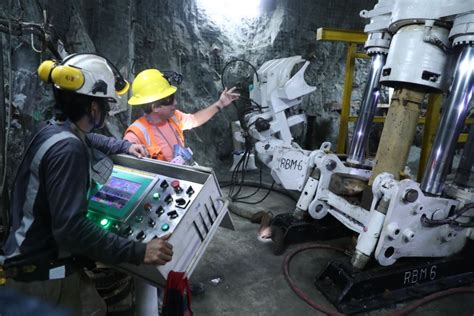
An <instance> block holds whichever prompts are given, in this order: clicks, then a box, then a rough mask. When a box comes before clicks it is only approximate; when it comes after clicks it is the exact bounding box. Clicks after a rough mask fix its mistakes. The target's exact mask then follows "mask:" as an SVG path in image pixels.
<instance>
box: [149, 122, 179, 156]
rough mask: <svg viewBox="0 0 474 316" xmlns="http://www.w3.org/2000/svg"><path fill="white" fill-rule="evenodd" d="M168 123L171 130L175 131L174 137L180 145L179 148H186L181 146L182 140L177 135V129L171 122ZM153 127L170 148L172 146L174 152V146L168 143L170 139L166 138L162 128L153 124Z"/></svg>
mask: <svg viewBox="0 0 474 316" xmlns="http://www.w3.org/2000/svg"><path fill="white" fill-rule="evenodd" d="M166 123H167V124H168V126H169V128H171V130H172V131H173V134H174V137H175V138H176V142H177V143H178V145H179V146H181V147H184V146H183V145H182V144H181V139H180V138H179V136H178V134H177V133H176V131H175V129H174V128H173V126H171V124H170V122H169V121H166ZM152 126H153V127H154V128H155V129H156V131H157V132H158V133H159V134H160V135H161V137H162V138H163V139H164V140H165V142H166V143H167V144H168V146H170V148H171V150H173V145H171V143H170V142H169V141H168V139H167V138H166V137H165V135H164V134H163V132H162V131H161V130H160V128H159V127H158V126H157V125H155V124H152Z"/></svg>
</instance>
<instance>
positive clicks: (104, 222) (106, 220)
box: [100, 218, 109, 226]
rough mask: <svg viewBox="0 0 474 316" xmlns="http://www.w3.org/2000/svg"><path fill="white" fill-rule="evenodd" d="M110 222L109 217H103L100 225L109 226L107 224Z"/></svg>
mask: <svg viewBox="0 0 474 316" xmlns="http://www.w3.org/2000/svg"><path fill="white" fill-rule="evenodd" d="M108 223H109V220H108V219H107V218H103V219H102V220H101V221H100V225H102V226H107V224H108Z"/></svg>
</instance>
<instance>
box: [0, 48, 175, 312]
mask: <svg viewBox="0 0 474 316" xmlns="http://www.w3.org/2000/svg"><path fill="white" fill-rule="evenodd" d="M38 73H39V76H40V78H41V79H43V80H45V81H48V82H51V83H52V84H53V90H54V97H55V102H56V105H55V108H56V111H57V113H58V114H57V116H56V120H54V121H50V122H48V123H47V124H46V125H45V126H44V127H43V128H42V129H41V130H40V131H39V132H38V133H36V134H35V136H34V137H33V139H32V141H31V142H30V144H29V145H28V147H27V149H26V150H25V154H24V158H23V160H22V161H21V163H20V166H19V169H18V172H17V175H16V178H15V180H14V183H13V187H12V195H11V207H10V210H9V215H10V217H9V218H10V221H9V233H8V236H7V238H6V241H5V243H4V245H3V253H0V255H1V256H0V266H1V265H3V267H4V268H5V270H6V274H7V276H9V277H10V278H11V279H7V283H6V286H10V287H12V288H14V289H16V290H19V291H20V292H22V293H24V294H29V295H31V296H36V297H41V298H42V299H46V300H48V301H49V302H51V303H53V304H57V305H63V306H68V307H70V308H71V309H72V310H73V311H74V314H75V315H81V314H83V313H84V312H85V303H86V302H84V301H82V300H81V298H82V297H83V296H82V295H81V293H85V292H89V293H93V294H94V295H93V296H94V297H95V298H96V303H97V308H96V309H97V310H100V311H101V312H100V313H95V315H99V314H100V315H105V312H106V310H105V304H104V302H103V300H101V299H100V297H99V295H98V294H97V291H96V290H95V288H94V286H93V284H92V283H91V282H90V280H88V279H87V278H86V277H85V274H84V272H83V270H82V268H83V261H82V260H81V258H83V257H87V258H90V259H92V260H95V261H100V262H104V263H108V264H116V263H123V262H126V263H133V264H142V263H145V264H153V265H163V264H165V263H166V262H168V261H170V260H171V258H172V255H173V251H172V246H171V245H170V244H169V243H168V242H167V239H168V238H169V236H166V237H163V238H162V239H159V238H157V239H154V240H152V241H150V242H149V243H148V244H144V243H141V242H134V241H131V240H128V239H126V238H122V237H120V236H119V235H117V234H113V233H110V232H107V231H106V230H104V229H102V228H100V227H99V226H98V225H96V224H95V223H93V222H92V221H90V220H88V219H86V212H87V204H88V195H89V190H90V188H91V185H93V181H92V179H95V178H94V170H93V169H94V168H93V167H94V166H93V163H94V162H93V160H94V157H93V154H91V152H92V149H93V148H94V149H98V150H101V151H103V152H105V153H107V154H119V153H128V154H132V155H134V156H137V157H142V156H145V155H147V153H146V150H145V148H144V147H143V146H142V145H136V144H132V143H130V142H128V141H124V140H117V139H113V138H109V137H106V136H103V135H100V134H95V133H92V132H91V131H92V130H93V129H94V128H97V127H101V126H102V125H103V124H104V120H105V116H106V114H107V111H108V110H109V104H108V102H114V101H116V99H117V97H118V95H117V94H118V93H124V92H126V91H127V90H128V83H127V82H126V81H125V80H123V78H122V77H121V76H120V73H119V72H118V71H117V70H116V68H115V67H114V66H113V65H112V64H111V63H110V62H109V61H108V60H106V59H105V58H103V57H100V56H97V55H94V54H76V55H72V56H68V57H67V58H66V59H64V60H63V61H62V63H56V62H54V61H46V62H44V63H43V64H41V66H40V67H39V68H38ZM87 304H89V305H90V304H91V295H89V297H88V302H87Z"/></svg>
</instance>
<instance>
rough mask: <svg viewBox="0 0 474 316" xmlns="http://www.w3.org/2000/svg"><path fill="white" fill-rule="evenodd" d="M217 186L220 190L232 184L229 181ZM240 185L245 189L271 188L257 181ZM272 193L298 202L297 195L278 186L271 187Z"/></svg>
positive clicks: (249, 181)
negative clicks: (245, 187)
mask: <svg viewBox="0 0 474 316" xmlns="http://www.w3.org/2000/svg"><path fill="white" fill-rule="evenodd" d="M219 184H220V186H221V187H222V188H225V187H228V186H231V185H232V182H231V181H220V182H219ZM242 185H243V186H247V187H252V188H260V189H266V190H268V189H270V188H271V186H272V185H271V184H268V183H265V182H262V183H260V182H258V181H253V180H246V181H244V182H243V183H242ZM272 191H273V192H277V193H280V194H283V195H285V196H287V197H288V198H290V199H292V200H293V201H295V202H298V199H299V195H298V196H295V195H294V194H292V192H290V191H287V190H285V189H284V188H282V187H281V186H278V185H277V186H273V188H272Z"/></svg>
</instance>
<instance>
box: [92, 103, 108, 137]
mask: <svg viewBox="0 0 474 316" xmlns="http://www.w3.org/2000/svg"><path fill="white" fill-rule="evenodd" d="M98 103H99V109H100V119H99V123H95V118H93V117H92V112H91V113H90V114H89V117H90V121H91V124H92V125H93V126H94V127H93V128H95V129H97V128H102V127H103V126H104V122H105V117H106V116H107V113H108V112H109V111H110V105H109V102H108V101H107V100H106V99H104V98H101V99H99V101H98Z"/></svg>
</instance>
